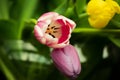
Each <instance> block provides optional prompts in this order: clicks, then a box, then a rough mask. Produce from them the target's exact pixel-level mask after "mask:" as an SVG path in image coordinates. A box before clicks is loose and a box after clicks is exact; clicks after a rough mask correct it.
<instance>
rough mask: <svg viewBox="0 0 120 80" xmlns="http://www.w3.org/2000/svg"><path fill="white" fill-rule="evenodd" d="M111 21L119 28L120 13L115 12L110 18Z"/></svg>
mask: <svg viewBox="0 0 120 80" xmlns="http://www.w3.org/2000/svg"><path fill="white" fill-rule="evenodd" d="M111 23H112V24H113V25H115V26H117V27H118V28H120V15H119V14H116V15H115V16H114V17H113V19H112V20H111Z"/></svg>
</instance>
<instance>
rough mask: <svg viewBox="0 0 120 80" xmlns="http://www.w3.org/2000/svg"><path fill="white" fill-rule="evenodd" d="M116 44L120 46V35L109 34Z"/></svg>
mask: <svg viewBox="0 0 120 80" xmlns="http://www.w3.org/2000/svg"><path fill="white" fill-rule="evenodd" d="M108 38H109V39H110V40H111V41H112V42H113V43H114V44H115V45H116V46H118V47H120V37H119V36H109V37H108Z"/></svg>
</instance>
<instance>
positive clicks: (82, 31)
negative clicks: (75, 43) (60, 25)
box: [73, 28, 120, 33]
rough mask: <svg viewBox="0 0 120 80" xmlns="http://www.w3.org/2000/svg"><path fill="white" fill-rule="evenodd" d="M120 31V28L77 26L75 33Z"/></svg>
mask: <svg viewBox="0 0 120 80" xmlns="http://www.w3.org/2000/svg"><path fill="white" fill-rule="evenodd" d="M99 32H102V33H120V29H92V28H76V29H75V30H74V31H73V33H99Z"/></svg>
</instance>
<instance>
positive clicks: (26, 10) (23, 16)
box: [18, 0, 38, 38]
mask: <svg viewBox="0 0 120 80" xmlns="http://www.w3.org/2000/svg"><path fill="white" fill-rule="evenodd" d="M37 1H38V0H31V1H29V0H25V1H24V3H23V6H22V9H21V13H20V16H19V18H20V19H19V22H18V26H19V28H18V36H19V38H21V35H22V30H23V28H24V22H25V20H28V19H30V18H31V16H32V15H33V12H34V11H35V8H36V5H37Z"/></svg>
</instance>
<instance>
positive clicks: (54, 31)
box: [34, 12, 76, 48]
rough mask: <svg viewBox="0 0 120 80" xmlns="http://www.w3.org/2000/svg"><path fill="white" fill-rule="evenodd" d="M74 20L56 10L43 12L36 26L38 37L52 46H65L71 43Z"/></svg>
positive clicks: (36, 35)
mask: <svg viewBox="0 0 120 80" xmlns="http://www.w3.org/2000/svg"><path fill="white" fill-rule="evenodd" d="M75 26H76V24H75V22H74V21H72V20H70V19H68V18H66V17H64V16H62V15H59V14H58V13H55V12H48V13H45V14H43V15H42V16H41V17H40V18H39V19H38V21H37V24H36V25H35V28H34V34H35V37H36V39H37V40H38V41H39V42H41V43H42V44H46V45H47V46H49V47H52V48H63V47H65V46H66V45H68V44H69V39H70V37H71V32H72V30H73V29H74V28H75Z"/></svg>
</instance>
